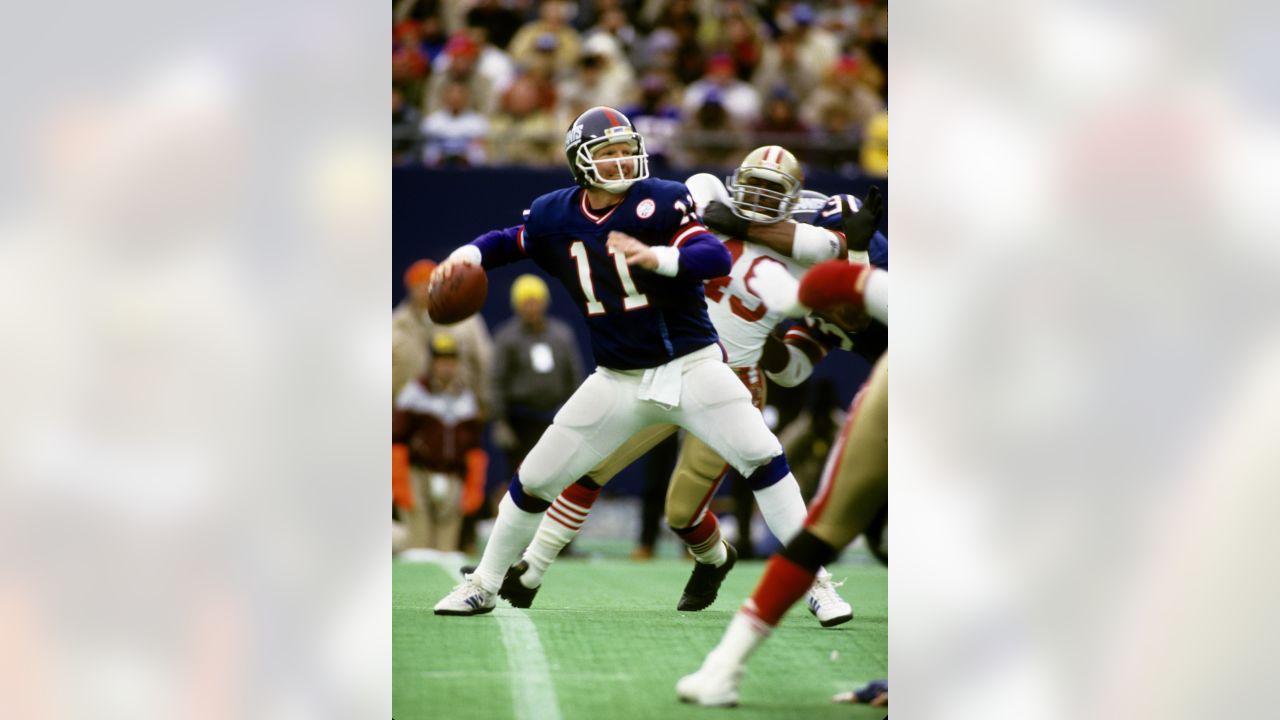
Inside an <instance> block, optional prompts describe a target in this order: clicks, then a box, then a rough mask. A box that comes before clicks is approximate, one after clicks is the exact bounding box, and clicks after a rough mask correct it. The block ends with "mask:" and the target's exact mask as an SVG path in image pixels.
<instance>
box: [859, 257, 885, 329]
mask: <svg viewBox="0 0 1280 720" xmlns="http://www.w3.org/2000/svg"><path fill="white" fill-rule="evenodd" d="M869 272H870V273H871V274H870V275H868V276H867V284H866V286H865V287H864V288H863V290H862V305H863V307H865V308H866V310H867V314H868V315H870V316H871V317H873V318H875V319H877V320H879V321H880V322H882V323H884V324H885V325H888V324H889V273H888V272H887V271H884V270H881V269H880V268H872V269H871V270H870V271H869Z"/></svg>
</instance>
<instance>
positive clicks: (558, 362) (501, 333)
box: [493, 274, 583, 473]
mask: <svg viewBox="0 0 1280 720" xmlns="http://www.w3.org/2000/svg"><path fill="white" fill-rule="evenodd" d="M550 303H551V292H550V291H549V290H548V289H547V284H546V283H545V282H543V281H542V278H540V277H538V276H537V275H532V274H526V275H521V276H520V277H518V278H516V281H515V282H514V283H512V285H511V309H512V310H514V311H515V313H516V314H515V317H513V318H511V319H510V320H508V321H507V322H505V323H503V324H502V325H501V326H499V328H498V330H497V332H495V333H494V351H493V439H494V443H495V444H496V445H497V446H498V447H500V448H502V450H503V451H504V452H505V453H506V456H507V469H508V470H510V471H511V472H512V473H514V472H515V471H516V468H518V467H520V463H521V462H523V461H524V456H525V455H528V454H529V451H530V450H531V449H533V446H534V443H536V442H538V438H540V437H542V433H544V432H546V429H547V428H548V427H550V426H551V420H552V418H554V417H555V414H556V411H557V410H559V409H560V406H561V405H563V404H564V401H565V400H568V399H569V396H570V395H572V394H573V391H574V390H576V389H577V388H578V385H580V384H582V377H583V373H582V359H581V358H580V357H579V356H578V345H577V342H576V341H575V340H574V337H573V330H571V329H570V328H569V326H568V324H566V323H565V322H564V321H562V320H558V319H556V318H553V317H547V307H548V306H549V305H550Z"/></svg>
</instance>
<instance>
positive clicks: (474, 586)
mask: <svg viewBox="0 0 1280 720" xmlns="http://www.w3.org/2000/svg"><path fill="white" fill-rule="evenodd" d="M497 604H498V603H497V601H496V600H495V599H494V593H491V592H489V591H488V590H485V589H484V588H483V587H481V586H480V583H479V582H478V581H476V580H475V579H474V576H472V575H467V576H466V577H465V578H464V579H463V581H462V583H461V584H460V585H458V586H457V587H455V588H454V589H453V591H452V592H450V593H449V594H448V595H445V596H444V598H443V599H442V600H441V601H440V602H438V603H436V607H435V613H436V615H483V614H484V613H487V612H492V611H493V608H494V607H496V606H497Z"/></svg>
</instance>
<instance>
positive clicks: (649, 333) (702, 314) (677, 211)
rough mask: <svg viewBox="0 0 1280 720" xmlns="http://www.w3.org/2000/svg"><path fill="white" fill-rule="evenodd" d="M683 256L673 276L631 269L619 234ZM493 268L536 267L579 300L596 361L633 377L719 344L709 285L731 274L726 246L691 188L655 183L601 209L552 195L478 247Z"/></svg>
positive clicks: (642, 184) (582, 197)
mask: <svg viewBox="0 0 1280 720" xmlns="http://www.w3.org/2000/svg"><path fill="white" fill-rule="evenodd" d="M613 231H619V232H623V233H626V234H627V235H630V236H632V237H634V238H637V239H638V240H640V241H641V242H643V243H645V244H647V245H651V246H667V247H676V248H678V249H679V250H680V263H679V272H677V274H676V275H675V276H674V277H666V276H663V275H659V274H657V273H656V272H651V271H649V270H645V269H642V268H639V267H632V266H628V265H627V261H626V257H625V256H624V255H623V254H622V253H620V252H611V251H610V249H609V247H608V244H607V242H608V239H609V233H611V232H613ZM472 244H473V245H475V246H476V247H478V248H480V251H481V257H482V259H483V260H482V264H483V266H484V268H485V269H486V270H487V269H489V268H493V267H499V266H501V265H506V264H508V263H512V262H516V261H518V260H522V259H526V258H527V259H530V260H533V261H534V262H536V263H537V264H538V266H539V267H541V268H542V269H543V270H545V271H547V273H549V274H550V275H552V276H553V277H555V278H556V279H558V280H559V281H560V282H561V283H562V284H563V285H564V287H565V289H567V290H568V291H569V294H570V295H572V296H573V298H574V300H575V301H576V302H577V304H578V309H579V310H581V311H582V313H583V315H584V316H585V317H586V320H587V327H588V328H589V329H590V330H591V349H592V352H593V353H594V354H595V358H596V363H597V364H599V365H601V366H603V367H607V368H613V369H618V370H631V369H636V368H649V367H655V366H658V365H662V364H663V363H666V362H668V361H670V360H672V359H673V358H677V357H681V356H683V355H687V354H689V353H691V352H693V351H695V350H699V349H701V348H704V347H706V346H707V345H710V344H712V343H715V342H717V341H718V340H719V338H718V337H717V335H716V331H715V327H714V326H713V325H712V324H711V319H710V318H709V317H708V316H707V306H706V301H705V300H704V297H703V294H702V284H703V281H704V280H706V279H709V278H713V277H719V276H721V275H724V274H726V273H727V272H728V271H729V267H730V265H731V262H732V261H731V259H730V256H729V251H728V250H727V249H725V247H724V245H722V244H721V243H720V241H719V240H718V239H716V237H715V236H714V235H712V234H711V233H710V232H708V231H707V229H706V228H705V227H704V226H703V225H702V224H701V222H699V220H698V218H697V217H696V216H695V215H694V214H693V200H692V198H691V197H690V196H689V191H688V190H687V189H686V188H685V186H684V184H683V183H678V182H671V181H668V180H658V179H656V178H649V179H645V180H639V181H637V182H635V183H633V184H632V185H631V187H630V188H628V190H627V192H626V195H625V196H624V197H623V199H622V201H621V202H620V203H618V204H616V205H614V206H612V207H609V208H604V209H595V208H592V207H590V205H589V203H588V198H587V193H586V191H584V190H583V189H581V188H577V187H573V188H565V189H563V190H557V191H555V192H551V193H547V194H546V195H543V196H542V197H540V198H538V199H537V200H535V201H534V202H533V205H532V206H530V208H529V209H528V210H526V211H525V220H524V224H523V225H519V226H516V227H512V228H507V229H506V230H499V231H493V232H489V233H486V234H484V235H482V236H480V237H479V238H476V240H475V241H473V242H472Z"/></svg>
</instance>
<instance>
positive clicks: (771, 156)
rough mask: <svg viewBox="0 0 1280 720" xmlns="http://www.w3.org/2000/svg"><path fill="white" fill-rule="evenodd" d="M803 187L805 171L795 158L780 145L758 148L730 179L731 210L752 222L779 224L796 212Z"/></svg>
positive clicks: (744, 160) (745, 159) (748, 155)
mask: <svg viewBox="0 0 1280 720" xmlns="http://www.w3.org/2000/svg"><path fill="white" fill-rule="evenodd" d="M803 184H804V171H803V170H801V169H800V163H799V162H797V161H796V156H795V155H792V154H791V153H790V152H789V151H787V149H786V148H784V147H781V146H779V145H765V146H764V147H758V148H756V149H755V150H752V151H751V152H750V153H748V154H747V157H746V158H744V159H743V161H742V164H741V165H739V166H738V169H737V170H735V171H734V173H733V176H732V177H730V178H729V182H728V188H729V195H730V197H731V198H732V202H731V203H730V208H731V209H732V210H733V213H734V214H735V215H737V216H738V217H740V218H743V219H746V220H750V221H751V222H758V223H766V224H770V223H776V222H780V221H782V220H786V219H787V218H789V217H791V213H792V212H794V211H795V207H796V201H797V200H799V198H800V188H801V186H802V185H803Z"/></svg>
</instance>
